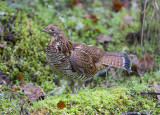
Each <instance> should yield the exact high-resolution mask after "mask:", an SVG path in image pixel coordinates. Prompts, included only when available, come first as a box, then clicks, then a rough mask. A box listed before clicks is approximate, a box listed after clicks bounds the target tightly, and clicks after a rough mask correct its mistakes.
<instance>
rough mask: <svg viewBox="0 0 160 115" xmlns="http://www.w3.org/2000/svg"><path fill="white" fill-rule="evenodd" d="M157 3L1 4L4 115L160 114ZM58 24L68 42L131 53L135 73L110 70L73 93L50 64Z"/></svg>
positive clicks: (0, 104)
mask: <svg viewBox="0 0 160 115" xmlns="http://www.w3.org/2000/svg"><path fill="white" fill-rule="evenodd" d="M159 6H160V2H159V1H158V0H154V1H151V0H148V1H146V0H145V1H140V0H132V1H130V0H122V1H118V0H114V1H111V0H108V1H104V0H102V1H99V0H88V1H83V0H71V1H70V0H68V1H65V0H54V1H49V0H39V1H38V0H37V1H29V0H26V1H23V2H22V1H19V0H16V1H13V0H6V1H3V0H2V1H0V38H1V39H0V59H1V60H0V113H2V114H31V115H32V114H33V115H34V114H57V115H58V114H131V112H132V113H135V114H160V101H159V100H160V97H159V95H158V94H159V93H160V88H159V85H160V76H159V74H160V71H159V68H160V59H159V54H160V53H159V51H160V42H159V38H160V34H159V32H160V29H159V26H160V23H159V22H160V15H159ZM51 23H53V24H57V25H59V26H60V27H61V28H62V29H63V30H64V32H65V34H66V35H67V37H68V38H69V39H70V40H71V41H75V42H83V43H86V44H88V45H96V46H98V47H100V48H101V49H103V50H105V51H108V52H121V51H124V52H126V53H128V54H129V55H130V58H131V60H132V63H133V67H132V70H133V72H130V73H128V72H125V71H122V70H120V69H115V68H111V69H110V71H108V73H105V74H103V75H101V76H97V77H94V79H93V81H92V82H91V83H86V87H84V88H82V89H81V90H80V92H79V94H76V95H72V94H71V91H70V89H69V88H67V89H66V88H64V87H63V86H62V85H61V84H65V82H64V81H62V82H61V83H60V78H59V77H58V76H56V75H54V73H53V72H52V70H51V69H50V68H49V66H48V65H47V62H46V55H45V49H46V47H47V44H48V42H49V36H48V35H46V34H44V33H42V32H41V30H42V29H43V28H44V27H45V26H47V25H48V24H51Z"/></svg>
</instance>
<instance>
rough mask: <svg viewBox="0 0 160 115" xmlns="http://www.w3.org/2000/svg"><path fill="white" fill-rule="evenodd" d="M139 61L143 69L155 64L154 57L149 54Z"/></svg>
mask: <svg viewBox="0 0 160 115" xmlns="http://www.w3.org/2000/svg"><path fill="white" fill-rule="evenodd" d="M139 61H140V64H141V69H142V71H145V70H146V69H147V68H149V67H153V66H154V64H155V63H154V59H153V58H152V57H151V56H149V55H145V57H144V58H141V59H140V60H139Z"/></svg>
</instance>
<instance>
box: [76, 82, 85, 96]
mask: <svg viewBox="0 0 160 115" xmlns="http://www.w3.org/2000/svg"><path fill="white" fill-rule="evenodd" d="M82 85H83V82H81V81H78V88H77V90H76V92H75V94H77V93H78V91H79V90H80V88H81V87H82Z"/></svg>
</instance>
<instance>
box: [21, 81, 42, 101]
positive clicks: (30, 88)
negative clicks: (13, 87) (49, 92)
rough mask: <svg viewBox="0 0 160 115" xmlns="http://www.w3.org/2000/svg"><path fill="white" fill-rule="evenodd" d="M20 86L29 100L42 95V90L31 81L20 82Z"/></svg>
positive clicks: (36, 98)
mask: <svg viewBox="0 0 160 115" xmlns="http://www.w3.org/2000/svg"><path fill="white" fill-rule="evenodd" d="M21 88H22V89H23V90H24V93H25V94H26V96H27V98H28V99H30V100H33V101H35V100H38V99H39V98H40V97H41V96H42V91H41V89H40V88H39V87H38V86H34V85H33V84H32V83H27V84H22V85H21Z"/></svg>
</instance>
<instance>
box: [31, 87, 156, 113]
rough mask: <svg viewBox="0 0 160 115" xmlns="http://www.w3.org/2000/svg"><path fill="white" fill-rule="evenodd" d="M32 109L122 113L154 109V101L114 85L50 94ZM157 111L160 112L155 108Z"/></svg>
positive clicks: (32, 110) (34, 104) (54, 111)
mask: <svg viewBox="0 0 160 115" xmlns="http://www.w3.org/2000/svg"><path fill="white" fill-rule="evenodd" d="M60 100H62V101H63V102H64V103H65V104H66V107H65V108H64V109H63V110H59V109H58V108H57V107H56V106H57V103H58V102H59V101H60ZM32 107H33V108H32V109H31V110H30V112H31V113H34V112H35V111H36V110H38V109H41V108H47V110H50V114H53V113H54V114H59V113H60V112H63V113H65V114H82V113H85V114H94V113H95V112H96V113H97V114H121V113H124V112H128V111H133V110H134V111H135V110H138V111H143V110H152V109H153V108H152V107H154V103H153V102H152V98H144V97H141V96H139V95H135V96H131V95H130V94H129V90H128V89H126V88H125V87H112V88H107V89H103V88H100V87H97V88H95V89H92V90H88V91H84V90H83V91H80V92H79V94H75V95H68V94H66V95H56V96H49V97H48V98H46V99H45V100H41V101H39V102H34V103H33V106H32ZM154 112H155V113H157V114H158V113H159V111H158V108H155V111H154Z"/></svg>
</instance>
